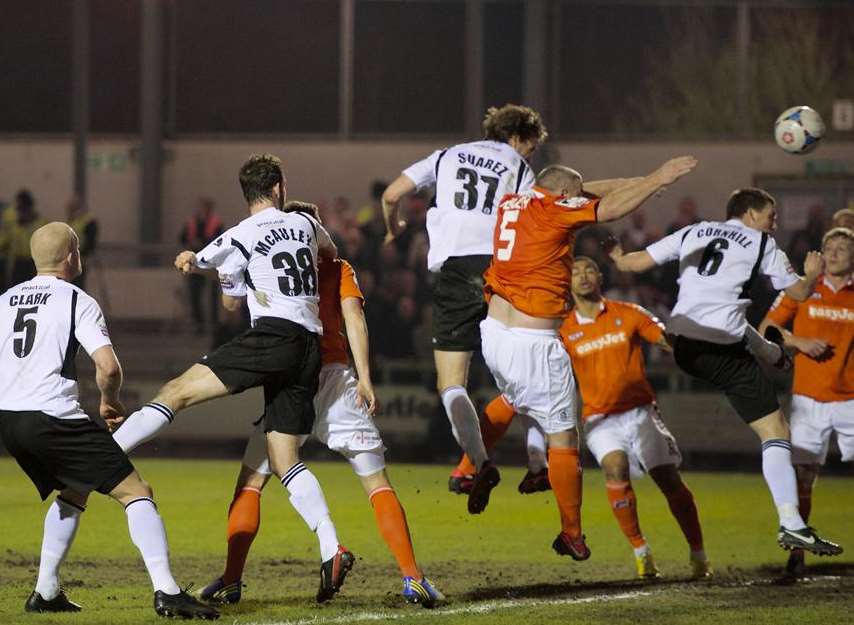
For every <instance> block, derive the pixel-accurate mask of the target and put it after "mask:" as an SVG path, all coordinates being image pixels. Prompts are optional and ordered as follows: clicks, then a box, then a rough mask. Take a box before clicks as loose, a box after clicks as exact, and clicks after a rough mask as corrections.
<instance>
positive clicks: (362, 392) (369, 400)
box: [356, 380, 378, 416]
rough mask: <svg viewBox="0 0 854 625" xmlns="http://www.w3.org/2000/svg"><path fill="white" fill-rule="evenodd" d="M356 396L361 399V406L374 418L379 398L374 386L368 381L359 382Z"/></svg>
mask: <svg viewBox="0 0 854 625" xmlns="http://www.w3.org/2000/svg"><path fill="white" fill-rule="evenodd" d="M356 395H357V396H358V397H359V405H360V406H361V407H362V408H364V409H365V410H366V411H367V413H368V414H369V415H371V416H373V415H374V414H375V413H376V411H377V407H378V404H377V396H376V395H375V394H374V385H373V384H371V383H370V382H369V381H367V380H359V383H358V384H357V385H356Z"/></svg>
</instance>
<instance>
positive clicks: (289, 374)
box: [199, 317, 320, 435]
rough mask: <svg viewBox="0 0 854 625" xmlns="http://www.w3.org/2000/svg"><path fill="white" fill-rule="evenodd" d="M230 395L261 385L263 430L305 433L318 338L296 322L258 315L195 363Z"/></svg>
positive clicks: (316, 366)
mask: <svg viewBox="0 0 854 625" xmlns="http://www.w3.org/2000/svg"><path fill="white" fill-rule="evenodd" d="M199 362H200V363H201V364H203V365H205V366H206V367H209V368H210V370H211V371H213V372H214V375H216V377H218V378H219V379H220V381H221V382H222V383H223V384H225V386H226V387H228V390H229V392H230V393H231V394H232V395H235V394H237V393H241V392H243V391H245V390H246V389H248V388H254V387H256V386H263V387H264V431H265V432H282V433H283V434H295V435H300V434H311V429H312V427H313V426H314V395H315V394H316V393H317V384H318V382H317V378H318V375H320V340H319V338H318V336H317V335H316V334H315V333H313V332H309V331H308V330H306V329H305V328H304V327H302V326H301V325H299V324H297V323H294V322H292V321H288V320H287V319H279V318H275V317H261V318H260V319H258V320H257V321H256V322H255V326H254V327H253V328H250V329H249V330H247V331H246V332H244V333H243V334H241V335H240V336H237V337H236V338H234V339H232V340H231V341H229V342H228V343H225V344H224V345H222V346H220V347H218V348H217V349H216V350H214V351H213V352H212V353H210V354H208V355H207V356H205V357H204V358H202V359H201V360H200V361H199Z"/></svg>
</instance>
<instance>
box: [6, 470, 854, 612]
mask: <svg viewBox="0 0 854 625" xmlns="http://www.w3.org/2000/svg"><path fill="white" fill-rule="evenodd" d="M136 465H137V468H138V469H139V470H140V472H141V473H142V475H143V476H144V477H145V478H146V479H147V480H148V481H149V482H150V483H151V484H152V485H153V487H154V492H155V499H156V500H157V502H158V505H159V507H160V511H161V513H162V515H163V517H164V520H165V522H166V527H167V530H168V532H169V540H170V545H171V551H172V562H173V570H174V573H175V576H176V578H177V579H178V581H179V583H182V584H183V583H187V582H194V583H195V584H196V585H197V586H198V585H203V584H205V583H207V582H208V581H209V580H210V579H212V578H213V577H215V576H217V575H219V574H220V573H221V570H222V563H223V561H224V552H225V516H226V510H227V506H228V503H229V500H230V496H231V492H232V488H233V480H234V477H235V473H236V470H237V468H238V463H236V462H213V461H164V460H139V461H137V462H136ZM311 468H312V470H313V471H314V472H315V473H316V475H317V476H318V478H319V479H320V481H321V483H322V484H323V487H324V490H325V492H326V497H327V500H328V501H329V504H330V508H331V509H332V514H333V518H334V520H335V523H336V525H337V527H338V531H339V537H340V538H341V541H342V542H343V543H344V544H345V545H347V546H348V547H349V548H350V549H351V550H352V551H353V552H354V553H355V554H356V555H357V557H358V560H357V563H356V567H355V568H354V570H353V572H352V573H351V575H350V576H349V577H348V578H347V583H346V584H345V586H344V589H343V591H342V593H341V594H340V595H339V596H338V597H337V598H336V599H335V600H334V601H333V602H332V603H330V604H328V605H325V606H317V605H315V603H314V600H313V598H314V593H315V591H316V584H317V565H318V562H317V560H318V552H317V544H316V540H315V538H314V536H313V535H312V534H311V533H309V531H308V530H307V528H306V527H305V525H304V524H303V522H302V520H301V519H300V518H299V517H298V516H297V515H296V513H295V512H294V511H293V510H292V508H291V507H290V504H289V503H288V501H287V497H286V494H285V493H284V492H282V488H281V487H280V486H278V485H277V484H276V483H275V482H273V483H271V484H270V485H269V486H268V488H267V491H266V492H265V494H264V497H263V498H262V524H261V532H260V534H259V535H258V538H257V539H256V541H255V545H254V547H253V551H252V553H251V554H250V559H249V564H248V567H247V571H246V574H245V577H244V581H245V582H246V583H247V584H248V588H246V589H245V590H244V599H243V602H241V603H240V604H239V605H237V606H231V607H226V608H224V609H223V620H224V621H225V622H228V623H261V622H264V623H270V622H279V623H282V622H288V621H291V622H297V621H302V620H312V619H314V621H313V622H316V623H317V624H318V625H319V624H321V623H324V622H328V621H330V620H334V622H339V623H349V622H361V621H362V620H364V618H363V617H360V616H359V615H360V614H361V613H366V615H370V616H371V617H372V618H374V617H376V618H377V620H376V621H373V620H372V621H370V622H384V620H385V618H380V616H381V615H385V617H387V618H388V619H389V620H391V619H394V620H395V621H397V622H406V623H409V622H412V623H423V624H426V625H430V624H432V623H446V624H453V623H463V622H465V623H466V624H467V625H468V624H470V623H474V624H487V623H489V624H493V623H496V624H503V623H507V624H510V623H512V624H513V625H518V623H520V622H523V623H525V624H529V623H551V622H568V621H574V622H582V621H583V622H584V623H592V624H599V623H601V624H603V625H620V624H623V623H625V624H628V623H650V624H652V623H655V624H656V625H666V624H669V623H691V624H694V623H714V624H715V625H718V624H719V623H721V622H725V623H735V622H738V623H743V622H748V621H749V622H750V623H751V625H762V624H766V623H767V624H769V625H770V624H774V625H780V624H783V623H792V624H797V625H804V624H808V623H827V624H828V625H830V624H835V623H842V622H850V621H849V620H848V619H850V618H851V612H850V610H851V599H850V597H851V596H852V593H854V560H852V557H851V556H850V555H848V554H845V555H843V556H842V557H840V558H835V559H833V560H821V561H818V560H816V559H812V560H810V561H809V563H810V564H811V565H812V568H811V570H812V571H813V574H814V576H815V577H813V578H812V579H811V580H807V581H803V582H799V583H797V584H795V585H783V584H780V583H779V582H778V581H776V580H777V578H779V575H780V571H781V566H782V564H783V563H784V562H785V555H786V554H785V553H784V552H783V551H781V550H780V549H779V548H778V547H777V546H776V544H775V541H774V535H775V531H776V523H775V519H776V514H775V512H774V509H773V506H772V503H771V500H770V496H769V495H768V493H767V491H766V490H765V487H764V483H763V482H762V479H761V476H760V475H758V474H756V475H742V474H710V473H689V474H687V475H686V479H687V481H688V483H689V485H690V486H691V487H692V489H693V491H694V494H695V496H696V498H697V502H698V505H699V508H700V514H701V520H702V522H703V527H704V529H705V533H706V551H707V553H708V555H709V557H710V558H711V560H712V563H713V565H714V567H715V570H716V573H717V575H716V578H715V580H714V581H712V582H711V583H690V582H688V580H687V574H688V566H687V547H686V545H685V543H684V540H683V538H682V536H681V534H680V532H679V530H678V527H677V526H676V523H675V522H674V520H673V519H672V518H671V516H670V513H669V510H668V509H667V505H666V502H665V501H664V498H663V497H662V496H661V495H660V494H659V493H658V492H657V491H656V490H655V486H654V485H653V484H652V482H651V480H649V479H643V480H638V481H637V482H636V483H635V488H636V491H637V494H638V501H639V508H640V515H641V524H642V528H643V529H644V532H645V534H646V536H647V538H648V539H649V541H650V544H651V545H652V548H653V551H654V553H655V556H656V560H657V562H658V564H659V567H660V568H661V570H662V573H663V576H664V578H663V580H662V581H661V582H660V583H653V584H642V583H640V582H637V581H636V580H634V579H633V575H634V562H633V558H632V553H631V549H630V547H629V546H628V544H627V542H626V540H625V539H624V538H623V536H622V534H620V532H619V529H618V527H617V525H616V523H615V521H614V519H613V518H612V515H611V512H610V510H609V508H608V505H607V498H606V495H605V492H604V488H603V482H602V475H601V474H600V473H599V472H598V471H594V470H589V471H587V472H586V473H585V503H584V510H583V514H584V526H585V533H586V534H587V537H588V543H589V544H590V546H591V549H592V551H593V557H592V558H591V559H590V560H589V561H587V562H583V563H575V562H572V561H571V560H569V559H568V558H558V557H557V556H556V555H555V554H554V553H553V552H552V551H551V548H550V545H551V541H552V540H553V538H554V536H555V535H556V533H557V531H558V529H559V528H558V519H557V511H556V508H555V505H554V501H553V498H552V496H551V494H550V493H547V494H538V495H533V496H524V497H523V496H521V495H518V494H517V493H516V489H515V486H516V483H517V482H518V480H519V479H520V477H521V475H522V471H521V470H519V469H514V468H506V469H504V470H503V473H502V475H503V482H502V484H501V485H500V486H499V488H498V489H497V490H496V491H494V493H493V497H492V501H491V503H490V506H489V508H488V509H487V511H486V512H485V513H484V514H482V515H481V516H479V517H471V516H469V515H468V514H467V513H466V512H465V499H464V498H462V497H456V496H453V495H451V494H450V493H448V492H447V491H446V489H445V483H446V479H447V470H446V469H444V468H442V467H431V466H412V465H401V466H394V467H392V468H391V477H392V480H393V483H394V484H395V486H396V488H397V491H398V493H399V495H400V499H401V501H402V502H403V504H404V507H405V508H406V511H407V516H408V518H409V522H410V526H411V528H412V534H413V539H414V542H415V548H416V553H417V555H418V560H419V563H420V564H421V565H422V567H423V568H424V569H425V571H426V572H427V574H428V575H429V576H430V577H431V578H432V579H433V580H434V581H435V582H436V583H437V585H438V586H439V587H440V588H441V589H442V590H443V591H444V592H445V593H446V594H447V595H448V596H449V598H450V599H451V602H450V604H449V605H448V607H447V608H445V609H444V610H436V611H433V612H428V611H425V610H421V609H419V608H416V607H412V606H405V605H403V604H402V602H401V601H402V600H401V598H400V596H399V594H398V593H399V591H400V580H399V577H398V575H399V574H398V571H397V567H396V566H395V563H394V560H393V559H392V557H391V555H390V554H389V553H388V552H387V550H386V548H385V544H384V543H383V542H382V540H381V539H380V537H379V535H378V533H377V530H376V527H375V525H374V516H373V513H372V510H371V507H370V505H369V503H368V501H367V498H366V497H365V496H364V494H363V491H362V489H361V487H360V485H359V483H358V481H357V480H356V478H355V477H354V476H353V474H352V473H351V472H350V470H349V467H348V466H347V465H346V464H345V463H343V462H342V463H311ZM0 487H2V493H3V497H2V498H0V537H2V538H0V541H1V542H0V546H2V547H0V557H2V560H3V561H2V563H0V564H2V566H0V584H2V588H3V590H4V592H3V593H2V595H0V623H3V624H6V623H68V624H72V625H77V624H84V623H85V624H86V625H99V624H105V625H106V624H136V623H150V622H152V621H154V620H155V616H154V612H153V611H152V609H151V589H150V586H149V582H148V578H147V576H146V574H145V570H144V568H143V566H142V562H141V560H140V558H139V555H138V552H137V551H136V550H135V548H134V547H133V545H132V544H131V542H130V539H129V537H128V534H127V525H126V522H125V515H124V513H123V511H122V509H121V507H120V506H119V505H118V504H116V503H114V502H112V501H110V500H108V499H107V498H105V497H101V496H97V495H95V496H93V497H92V499H91V501H90V504H89V507H88V510H87V511H86V513H85V515H84V517H83V522H82V523H81V527H80V531H79V533H78V536H77V539H76V542H75V545H74V547H73V549H72V551H71V553H70V555H69V558H68V560H67V561H66V564H65V566H64V568H63V585H64V586H65V587H66V588H67V589H68V592H69V595H70V596H71V597H72V598H73V599H74V600H76V601H78V602H79V603H81V604H83V606H84V608H85V611H84V612H83V613H81V614H79V615H60V616H52V615H26V614H24V613H23V612H22V607H23V603H24V600H25V599H26V597H27V595H28V594H29V592H30V591H31V590H32V587H33V585H34V583H35V579H36V574H37V565H38V554H39V548H40V542H41V533H42V521H43V517H44V513H45V510H46V505H47V504H43V503H40V502H39V501H38V496H37V495H36V492H35V489H34V488H33V487H32V485H31V484H30V483H29V481H28V480H27V479H26V477H25V476H24V474H23V473H22V472H21V471H20V470H19V469H18V467H17V465H15V464H14V462H11V461H9V460H8V459H0ZM852 492H854V479H852V478H826V479H822V480H821V481H820V482H819V484H818V489H817V493H816V497H815V501H814V507H813V510H814V514H813V520H814V522H815V524H816V525H818V527H819V528H820V529H821V530H822V531H823V532H824V533H826V534H827V535H828V536H829V537H831V538H834V539H836V540H838V541H840V542H842V543H843V544H846V545H848V546H849V547H850V546H852V545H854V523H852V522H851V519H852V518H854V497H852V496H851V495H852ZM852 548H854V547H852ZM626 593H644V594H641V595H640V596H635V597H632V598H628V599H626V598H619V597H621V596H625V595H626ZM601 596H608V597H613V596H616V597H617V598H614V599H611V600H609V601H602V600H600V599H598V598H599V597H601ZM584 598H594V599H595V600H591V601H590V602H588V603H578V602H577V600H579V599H584ZM511 600H515V601H516V602H517V603H515V604H514V603H511V602H510V601H511ZM550 602H551V603H550ZM561 602H562V603H561ZM469 608H477V609H479V610H480V612H474V611H470V610H469Z"/></svg>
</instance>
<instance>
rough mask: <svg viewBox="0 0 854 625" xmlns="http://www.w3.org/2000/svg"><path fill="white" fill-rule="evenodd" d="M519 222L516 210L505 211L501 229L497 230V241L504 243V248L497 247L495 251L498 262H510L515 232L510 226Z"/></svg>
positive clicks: (514, 242)
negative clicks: (505, 243)
mask: <svg viewBox="0 0 854 625" xmlns="http://www.w3.org/2000/svg"><path fill="white" fill-rule="evenodd" d="M518 220H519V211H518V210H506V211H504V215H503V217H502V218H501V227H500V228H499V229H498V240H499V241H506V242H507V245H506V246H505V247H499V248H498V249H496V250H495V257H496V258H497V259H498V260H510V257H511V256H512V255H513V246H514V245H516V231H515V230H513V228H512V224H514V223H516V222H517V221H518Z"/></svg>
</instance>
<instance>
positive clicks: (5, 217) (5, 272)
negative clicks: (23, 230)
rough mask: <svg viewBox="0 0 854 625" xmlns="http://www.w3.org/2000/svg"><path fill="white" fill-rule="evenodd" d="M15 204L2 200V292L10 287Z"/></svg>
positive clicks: (0, 266)
mask: <svg viewBox="0 0 854 625" xmlns="http://www.w3.org/2000/svg"><path fill="white" fill-rule="evenodd" d="M15 220H16V218H15V206H14V204H7V203H6V202H0V293H3V292H4V291H5V290H6V289H7V288H8V287H9V271H10V270H11V268H12V266H11V262H9V244H10V242H11V240H12V229H13V228H14V226H15Z"/></svg>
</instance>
